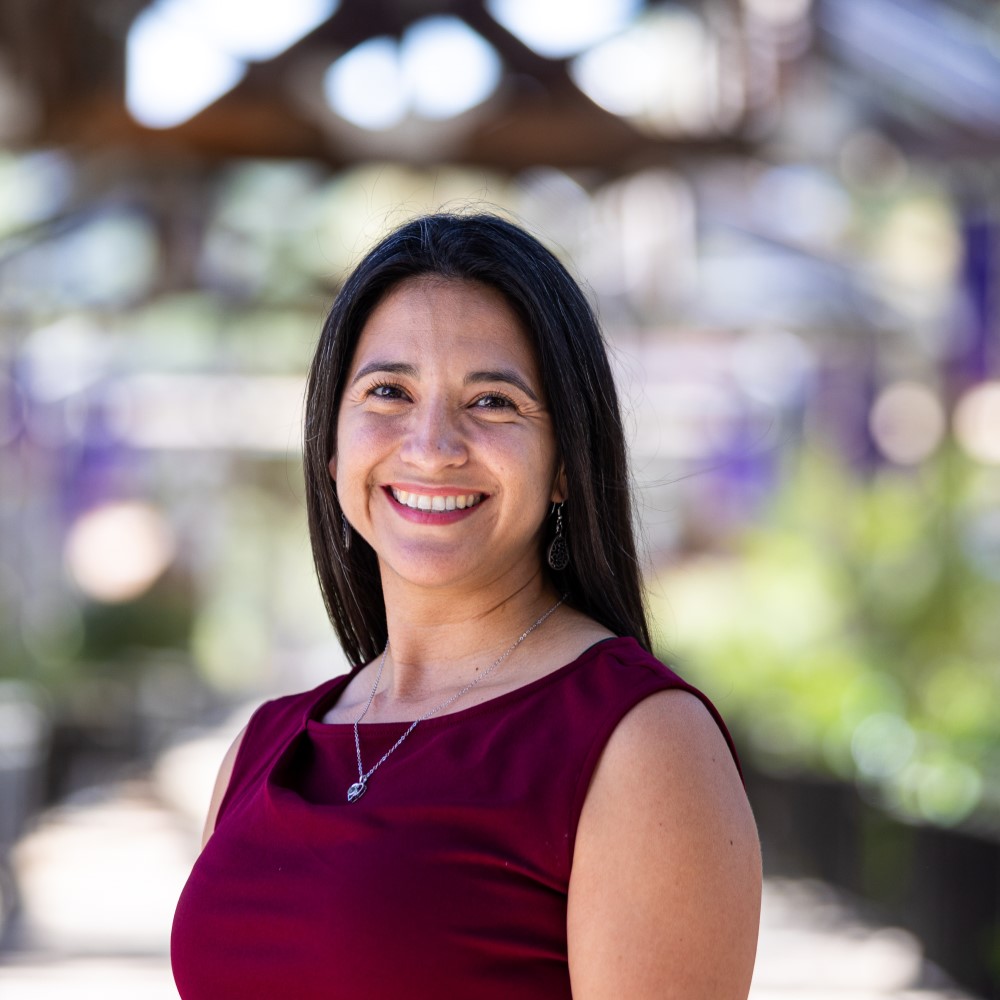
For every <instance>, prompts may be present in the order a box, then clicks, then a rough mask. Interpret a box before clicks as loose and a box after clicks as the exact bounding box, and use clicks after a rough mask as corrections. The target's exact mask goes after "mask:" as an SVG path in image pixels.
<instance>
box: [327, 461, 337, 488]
mask: <svg viewBox="0 0 1000 1000" xmlns="http://www.w3.org/2000/svg"><path fill="white" fill-rule="evenodd" d="M326 467H327V469H329V470H330V478H331V479H332V480H333V481H334V482H336V481H337V456H336V455H333V456H332V457H331V458H330V461H329V462H327V463H326Z"/></svg>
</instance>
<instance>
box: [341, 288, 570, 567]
mask: <svg viewBox="0 0 1000 1000" xmlns="http://www.w3.org/2000/svg"><path fill="white" fill-rule="evenodd" d="M330 474H331V476H333V478H334V479H335V480H336V483H337V495H338V497H339V499H340V503H341V506H342V507H343V509H344V512H345V514H346V515H347V519H348V520H349V521H350V522H351V524H352V526H353V527H354V529H355V530H356V531H358V532H359V533H360V534H361V535H362V536H363V537H364V538H365V539H366V540H367V541H368V542H369V544H370V545H371V546H372V548H374V550H375V552H376V553H377V555H378V557H379V562H380V565H381V570H382V574H383V579H385V578H386V575H387V574H396V575H397V576H398V577H400V578H402V579H405V580H407V581H409V582H411V583H415V584H418V585H421V586H426V587H447V586H455V585H459V584H461V585H464V586H472V585H488V584H490V583H495V582H497V581H499V580H501V579H503V578H504V577H505V576H506V577H508V578H509V579H510V580H511V581H512V582H514V583H518V582H523V580H525V579H527V578H528V576H530V575H531V574H534V573H536V572H537V571H538V569H539V564H540V558H541V556H540V552H541V545H540V532H541V528H542V523H543V521H544V519H545V516H546V514H547V512H548V509H549V505H550V504H551V503H552V501H553V500H563V499H565V488H564V485H563V483H562V475H561V474H560V472H559V463H558V459H557V455H556V442H555V435H554V433H553V429H552V421H551V418H550V416H549V412H548V409H547V401H546V399H545V397H544V396H543V393H542V384H541V379H540V377H539V373H538V365H537V363H536V360H535V354H534V351H533V349H532V346H531V343H530V341H529V339H528V337H527V335H526V333H525V331H524V328H523V327H522V325H521V322H520V320H519V319H518V317H517V315H516V314H515V313H514V312H513V310H512V309H511V308H510V306H509V305H507V303H506V301H505V300H504V298H503V297H502V296H501V295H500V294H499V293H498V292H496V291H494V290H493V289H491V288H489V287H487V286H485V285H480V284H478V283H474V282H469V281H458V280H449V279H442V278H440V277H434V276H422V277H418V278H411V279H408V280H406V281H404V282H402V283H401V284H399V285H397V286H396V287H395V288H394V289H393V290H392V291H391V292H390V293H389V294H388V296H387V297H386V298H385V299H383V300H382V302H381V303H380V304H379V305H378V306H377V307H376V308H375V310H374V311H373V312H372V314H371V316H370V317H369V319H368V321H367V323H366V324H365V326H364V328H363V330H362V332H361V337H360V338H359V340H358V345H357V347H356V349H355V352H354V357H353V358H352V359H351V363H350V367H349V369H348V373H347V380H346V383H345V388H344V393H343V396H342V398H341V402H340V408H339V411H338V418H337V452H336V455H335V456H334V457H333V458H332V459H331V461H330Z"/></svg>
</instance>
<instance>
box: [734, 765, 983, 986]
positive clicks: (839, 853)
mask: <svg viewBox="0 0 1000 1000" xmlns="http://www.w3.org/2000/svg"><path fill="white" fill-rule="evenodd" d="M746 777H747V790H748V793H749V795H750V801H751V803H752V804H753V809H754V814H755V816H756V818H757V823H758V826H759V829H760V835H761V842H762V845H763V850H764V864H765V870H767V871H768V873H769V874H772V875H775V874H777V875H781V874H784V875H799V876H802V875H806V876H811V877H817V878H821V879H824V880H827V881H829V882H832V883H834V884H836V885H839V886H841V887H843V888H844V889H846V890H848V891H849V892H851V893H853V894H855V895H857V896H859V897H862V898H864V899H865V900H868V901H871V903H872V904H873V906H874V907H875V908H876V909H877V910H878V911H879V915H880V916H881V917H883V918H885V919H886V920H888V921H890V922H892V923H894V924H897V925H898V926H901V927H905V928H907V929H908V930H910V931H912V932H913V933H914V934H916V935H917V937H918V938H919V939H920V940H921V942H922V943H923V945H924V949H925V953H926V956H927V958H928V959H930V960H931V961H932V962H935V963H936V964H937V965H939V966H940V967H941V968H943V969H944V970H945V971H947V972H948V973H949V974H950V975H951V976H952V977H953V978H954V979H955V980H956V981H957V982H959V983H961V984H962V985H963V986H965V987H966V988H967V989H970V990H972V991H973V992H975V993H976V994H977V995H979V996H981V997H985V998H989V1000H998V998H1000V840H998V839H995V838H990V837H985V836H981V835H977V834H975V833H971V832H968V831H963V830H959V829H946V828H941V827H934V826H927V825H920V824H914V823H908V822H903V821H902V820H900V819H897V818H895V817H893V816H891V815H890V814H888V813H886V812H885V811H884V810H882V809H880V808H878V807H877V806H875V805H872V804H870V803H868V802H866V801H865V800H864V799H863V798H862V797H861V796H860V795H859V794H858V791H857V789H856V788H855V787H854V786H853V785H850V784H846V783H843V782H837V781H834V780H831V779H823V778H817V777H812V776H804V775H794V776H791V775H785V776H776V775H767V774H763V773H761V772H759V771H754V770H752V769H749V768H748V769H747V775H746Z"/></svg>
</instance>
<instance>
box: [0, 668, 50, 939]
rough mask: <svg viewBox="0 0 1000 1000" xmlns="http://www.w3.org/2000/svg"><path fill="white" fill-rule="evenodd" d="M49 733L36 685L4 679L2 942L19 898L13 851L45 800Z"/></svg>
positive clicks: (0, 713)
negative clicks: (29, 820)
mask: <svg viewBox="0 0 1000 1000" xmlns="http://www.w3.org/2000/svg"><path fill="white" fill-rule="evenodd" d="M49 735H50V729H49V719H48V716H47V715H46V713H45V711H44V710H43V709H42V707H41V701H40V698H39V697H38V695H37V692H36V691H35V689H34V688H32V687H31V686H30V685H28V684H25V683H23V682H21V681H11V680H7V681H0V940H2V939H3V936H4V933H5V931H6V928H7V927H8V923H9V919H10V917H11V915H12V914H13V912H14V909H15V905H16V902H17V886H16V885H15V883H14V875H13V871H12V870H11V867H10V864H9V860H8V859H9V856H10V849H11V848H12V847H13V845H14V841H16V840H17V838H18V837H19V836H20V834H21V832H22V831H23V829H24V827H25V825H26V823H27V821H28V819H29V817H30V816H31V815H32V814H33V813H34V811H35V810H36V809H37V807H38V805H39V803H40V802H41V800H42V797H43V794H44V783H45V762H46V758H47V755H48V750H49Z"/></svg>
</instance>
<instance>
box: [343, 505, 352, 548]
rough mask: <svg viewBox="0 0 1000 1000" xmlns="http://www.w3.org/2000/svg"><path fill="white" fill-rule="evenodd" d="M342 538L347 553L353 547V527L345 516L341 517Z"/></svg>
mask: <svg viewBox="0 0 1000 1000" xmlns="http://www.w3.org/2000/svg"><path fill="white" fill-rule="evenodd" d="M340 537H341V538H342V539H343V540H344V551H345V552H347V551H348V550H349V549H350V547H351V526H350V524H348V523H347V518H346V517H345V516H344V515H343V514H341V515H340Z"/></svg>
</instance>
